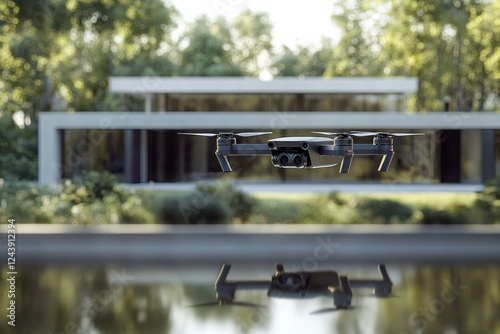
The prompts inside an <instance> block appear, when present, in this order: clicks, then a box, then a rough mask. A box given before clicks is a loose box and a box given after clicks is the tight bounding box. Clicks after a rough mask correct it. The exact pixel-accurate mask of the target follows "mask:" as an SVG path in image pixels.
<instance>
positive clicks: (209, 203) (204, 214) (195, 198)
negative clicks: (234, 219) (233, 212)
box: [159, 192, 230, 224]
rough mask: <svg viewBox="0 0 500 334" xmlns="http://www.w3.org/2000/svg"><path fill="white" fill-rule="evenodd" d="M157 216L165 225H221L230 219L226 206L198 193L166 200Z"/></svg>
mask: <svg viewBox="0 0 500 334" xmlns="http://www.w3.org/2000/svg"><path fill="white" fill-rule="evenodd" d="M159 215H160V219H161V221H162V222H163V223H167V224H223V223H227V222H228V220H229V217H230V214H229V212H228V209H227V206H225V205H224V204H223V203H222V202H220V201H218V200H216V199H214V198H213V197H211V196H206V195H203V194H201V193H199V192H194V193H190V194H188V195H185V196H182V197H174V198H166V199H165V200H164V201H163V204H162V206H161V208H160V212H159Z"/></svg>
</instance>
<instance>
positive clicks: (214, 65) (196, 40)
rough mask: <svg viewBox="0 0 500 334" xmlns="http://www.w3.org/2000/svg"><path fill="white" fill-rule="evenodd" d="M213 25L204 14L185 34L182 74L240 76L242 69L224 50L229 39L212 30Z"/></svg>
mask: <svg viewBox="0 0 500 334" xmlns="http://www.w3.org/2000/svg"><path fill="white" fill-rule="evenodd" d="M214 27H217V26H214V25H213V24H212V23H211V22H210V21H209V20H208V18H207V17H206V16H202V17H200V18H198V19H197V20H196V21H195V23H194V24H193V25H192V27H191V29H190V30H189V31H187V33H186V34H185V36H184V38H183V41H181V44H182V43H183V42H184V43H187V47H186V48H184V49H183V50H182V52H181V68H180V72H179V73H180V75H182V76H241V75H243V71H242V69H241V68H240V67H239V66H237V65H235V64H233V63H232V61H231V57H230V54H229V52H228V51H227V50H226V49H227V48H228V47H227V45H229V44H230V41H228V40H227V38H228V37H227V36H225V39H226V40H224V39H223V38H221V37H219V36H218V35H216V34H215V33H214V32H212V29H213V28H214Z"/></svg>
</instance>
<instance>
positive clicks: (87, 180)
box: [0, 0, 500, 334]
mask: <svg viewBox="0 0 500 334" xmlns="http://www.w3.org/2000/svg"><path fill="white" fill-rule="evenodd" d="M498 13H500V1H498V0H476V1H473V0H439V1H413V0H397V1H396V0H387V1H380V0H349V1H339V0H313V1H309V2H304V3H302V2H300V3H292V2H290V1H284V0H280V1H272V2H270V1H263V0H254V1H244V0H206V1H201V0H199V1H198V0H197V1H181V0H172V1H168V0H164V1H162V0H148V1H137V0H119V1H113V0H83V1H76V0H64V1H63V0H48V1H42V0H4V1H2V2H1V3H0V70H1V73H2V76H1V78H0V219H1V221H0V224H2V226H0V227H2V228H3V227H4V226H3V225H4V224H6V222H7V221H8V219H11V218H15V219H16V224H29V223H33V224H66V225H68V226H70V227H71V226H72V225H85V227H89V226H92V225H104V224H106V225H107V224H109V225H114V226H112V227H113V228H114V230H113V232H112V233H114V234H116V235H118V236H119V238H121V237H124V236H125V237H126V235H127V234H128V233H130V232H129V231H131V230H130V229H129V228H132V229H133V228H134V226H135V225H127V224H149V225H154V224H178V225H197V224H236V225H243V224H255V225H262V226H259V228H260V227H262V229H263V231H271V230H273V229H274V228H277V229H278V230H279V229H282V230H283V231H285V230H287V228H288V227H287V225H284V224H379V225H383V226H387V228H388V229H389V228H390V225H391V224H407V225H412V224H413V225H454V224H496V223H498V222H500V98H499V90H500V47H499V46H500V19H499V18H498ZM367 112H370V113H376V115H377V119H379V120H380V122H385V121H387V122H388V123H389V122H392V123H391V124H394V121H393V118H394V117H395V115H411V116H415V117H414V118H412V120H413V121H414V122H408V123H407V124H396V125H397V126H396V125H394V128H380V127H377V128H372V127H371V126H370V120H369V119H368V118H366V119H365V120H361V121H359V123H357V122H358V121H356V122H354V121H353V122H352V126H351V127H350V128H345V126H344V127H343V129H344V130H345V131H347V130H377V131H392V130H404V131H402V132H414V131H415V132H425V136H418V137H405V138H398V140H397V141H395V151H396V156H395V159H394V161H393V163H392V166H391V169H390V171H389V172H388V173H384V174H382V173H378V172H377V171H376V168H377V165H378V158H374V157H369V156H365V157H355V159H354V162H353V167H352V168H351V171H350V173H349V174H347V175H340V174H339V173H338V169H337V168H325V169H316V170H284V169H277V168H275V167H273V166H272V165H271V163H270V161H269V160H270V159H269V157H265V158H263V157H246V158H232V159H231V162H232V164H233V167H234V172H233V173H231V174H230V175H224V176H223V175H222V173H221V172H220V166H219V165H218V162H217V160H216V159H215V156H214V151H215V149H216V145H215V140H213V139H212V138H196V137H181V136H178V135H177V133H178V132H191V131H195V130H196V132H205V131H207V132H219V131H235V130H237V131H238V132H239V131H273V133H274V134H273V135H274V136H276V137H282V136H299V135H300V136H302V135H309V133H310V131H314V130H316V131H332V132H336V131H337V130H342V129H340V128H338V127H336V124H335V123H334V122H332V124H325V123H322V122H321V118H316V119H317V120H318V119H319V120H320V121H316V123H315V124H316V126H314V127H306V126H303V127H302V126H301V125H300V124H298V125H297V124H296V120H295V121H294V115H299V114H295V113H300V115H301V117H309V116H311V117H313V115H316V116H315V117H317V114H319V115H325V117H341V116H342V117H346V119H351V118H352V119H353V120H354V119H356V120H359V117H360V115H361V117H363V115H367V114H366V113H367ZM130 115H134V117H138V118H133V117H131V116H130ZM162 115H163V116H164V117H166V118H165V119H168V120H172V119H176V122H177V123H175V124H173V123H174V122H172V124H173V125H172V124H170V123H169V124H167V123H165V124H159V125H158V124H155V126H154V128H153V127H152V126H149V127H147V126H139V125H137V124H134V121H133V120H139V121H140V122H142V123H141V124H143V123H144V124H145V123H147V122H153V121H151V119H152V117H154V116H161V117H163V116H162ZM176 115H180V117H179V118H175V117H176ZM221 115H223V116H224V117H225V116H227V119H228V122H227V123H221V124H220V128H215V127H214V126H212V125H211V126H210V127H208V125H207V127H206V128H204V125H205V124H208V123H209V122H208V121H209V120H210V119H212V117H215V116H217V117H219V116H221ZM259 115H264V116H263V117H264V118H262V119H264V121H260V123H258V124H257V125H255V124H254V125H253V126H252V127H245V124H244V123H243V121H240V120H243V119H257V118H258V116H259ZM429 115H438V116H439V122H438V124H437V125H435V126H433V127H432V128H429V129H422V127H420V125H419V124H422V122H423V121H424V120H426V119H427V118H426V117H428V116H429ZM485 115H486V116H488V117H491V118H487V119H488V120H490V121H489V122H488V124H485V122H484V121H482V120H484V119H485V118H483V116H485ZM245 117H249V118H245ZM266 117H267V118H266ZM356 117H357V118H356ZM159 119H160V118H159ZM441 124H444V125H446V126H444V125H443V127H440V126H441ZM470 124H483V125H482V126H473V127H471V126H469V125H470ZM231 125H237V126H238V129H235V128H234V127H233V126H231ZM269 138H270V137H269ZM267 139H268V137H260V138H250V139H245V141H244V142H245V143H261V142H265V141H266V140H267ZM367 140H368V141H367ZM242 142H243V141H242ZM356 142H359V143H368V142H369V139H363V138H361V139H359V140H358V139H357V141H356ZM198 181H209V182H205V183H196V182H198ZM181 182H182V183H188V185H189V186H188V187H187V188H182V190H175V189H177V188H169V185H171V184H177V183H181ZM245 182H246V183H247V184H248V183H253V184H256V185H257V188H254V189H257V191H243V190H241V189H240V187H239V186H238V185H239V184H244V183H245ZM277 183H280V184H292V188H282V189H285V190H283V191H281V192H273V193H269V192H265V191H264V192H262V191H259V189H258V186H259V184H261V185H265V184H268V185H269V184H271V185H273V184H277ZM335 183H336V184H348V185H352V184H354V185H355V184H358V185H360V184H361V185H363V186H364V185H368V184H372V183H376V184H389V185H391V186H390V187H389V188H387V189H388V191H385V192H380V189H381V188H373V189H375V190H371V191H364V190H362V191H361V194H354V193H352V192H350V191H346V192H343V193H339V192H338V191H333V190H330V191H329V190H328V189H326V190H325V191H323V192H322V193H320V194H318V193H315V192H314V190H311V189H313V188H307V187H308V185H311V184H335ZM402 183H403V184H409V185H410V186H411V187H413V188H411V189H412V190H410V191H406V192H405V193H400V192H397V191H396V190H397V189H398V188H397V187H396V186H394V185H398V184H402ZM156 184H160V187H154V185H156ZM294 184H300V186H297V187H296V188H295V186H294ZM417 184H424V185H438V186H443V185H445V184H453V185H457V187H456V188H446V189H447V190H443V189H445V188H425V189H427V190H429V189H438V191H436V192H434V193H432V194H430V193H429V192H426V191H425V190H424V191H418V192H417V191H416V190H417V189H419V188H418V187H417ZM161 185H164V186H165V187H163V188H162V187H161ZM467 185H474V186H476V187H475V188H467V187H466V186H467ZM172 189H174V190H172ZM287 189H288V190H287ZM300 189H302V190H300ZM332 189H333V188H332ZM408 189H409V188H408ZM450 189H452V190H450ZM464 189H465V190H464ZM471 189H473V190H471ZM476 190H477V192H476ZM118 224H123V225H118ZM271 224H274V225H275V226H270V225H271ZM281 224H283V225H281ZM87 225H88V226H87ZM43 226H45V225H42V228H43ZM140 226H144V225H140ZM30 228H31V227H30V226H27V227H26V230H25V231H28V232H29V231H30ZM153 228H154V226H153ZM166 228H168V227H166ZM361 228H367V227H366V226H364V227H361ZM427 228H429V229H428V230H426V231H431V232H432V226H431V227H427ZM488 228H491V236H493V237H494V236H495V235H499V233H498V231H497V230H495V229H494V227H491V226H490V227H488ZM266 229H269V230H266ZM4 230H5V229H2V235H1V237H2V240H1V242H2V243H3V242H4V239H5V240H6V233H5V232H4ZM38 231H40V230H38ZM431 232H429V233H431ZM89 233H90V234H92V233H95V234H96V235H98V236H99V232H95V231H91V232H89ZM101 233H102V231H101ZM463 233H464V235H465V237H466V236H467V235H466V234H467V230H464V231H463ZM32 234H34V235H35V239H36V238H37V237H38V238H39V239H37V240H38V241H39V243H38V244H36V245H35V246H33V245H31V246H32V247H40V248H39V249H40V250H41V251H44V252H45V251H47V252H50V251H53V252H56V253H64V252H65V249H64V248H57V247H58V245H57V244H53V243H51V239H50V238H51V236H50V235H49V234H44V233H38V232H37V233H32ZM36 234H39V235H38V236H36ZM46 238H47V239H46ZM20 240H21V241H20V242H21V243H18V247H19V252H20V253H21V254H22V248H23V247H27V245H24V246H23V244H22V236H21V237H20ZM419 240H421V239H419ZM282 243H283V244H284V243H286V242H285V241H282ZM40 245H41V246H40ZM121 245H123V241H122V244H121ZM92 246H93V245H92V243H91V242H88V243H87V245H86V248H85V249H84V251H88V250H89V249H90V250H92ZM147 246H148V245H144V249H149V248H148V247H147ZM418 246H419V247H423V248H425V243H421V244H420V245H418ZM479 248H480V247H479V246H478V248H477V249H479ZM477 249H476V250H477ZM149 251H150V252H152V254H155V249H149ZM483 251H484V252H485V254H486V255H488V250H487V249H486V250H484V249H483ZM2 252H4V248H3V247H2ZM34 253H35V254H36V249H35V252H34ZM3 254H4V253H3ZM3 254H2V258H3V256H4V255H3ZM301 260H303V259H296V263H300V262H301ZM4 263H6V262H3V263H2V271H1V274H2V275H1V279H2V281H3V282H5V280H6V279H7V278H8V277H9V276H8V274H7V272H8V270H7V267H6V266H5V265H4ZM292 264H293V263H285V265H292ZM237 267H238V264H237V263H235V268H237ZM321 268H323V269H325V270H338V271H339V272H341V273H342V274H343V273H345V274H347V275H349V277H351V276H352V277H355V278H363V277H370V276H374V275H375V277H376V275H377V272H376V269H375V265H373V266H371V265H366V266H365V265H361V264H351V265H345V264H342V265H340V266H339V265H338V263H335V261H334V260H331V261H330V260H329V261H326V262H325V263H323V264H322V265H321ZM218 269H219V268H218V266H216V265H214V266H211V265H208V264H206V263H196V264H195V265H193V266H183V265H181V264H176V265H172V266H160V265H158V266H151V267H146V266H140V265H138V264H137V263H130V264H128V265H125V266H116V265H113V264H112V263H109V265H105V266H96V265H93V264H92V263H74V264H72V265H66V266H60V265H56V266H53V265H49V264H48V263H47V262H43V261H41V262H40V263H39V264H37V265H33V264H29V265H23V264H22V260H21V261H20V262H19V267H18V269H17V271H18V274H17V277H16V289H17V294H16V305H17V315H18V318H17V319H18V322H17V324H18V326H16V328H11V327H10V326H9V325H8V324H7V321H5V318H4V320H3V321H2V322H1V323H0V331H1V332H2V333H4V332H9V331H10V332H15V333H57V334H60V333H155V332H161V333H194V332H196V333H200V332H201V333H221V332H228V333H236V332H238V333H269V332H273V333H282V332H283V333H284V332H286V333H298V332H305V331H314V332H316V333H331V332H332V331H333V332H336V331H338V332H342V333H397V334H401V333H424V332H425V333H449V334H451V333H471V332H473V333H500V322H499V320H498V316H497V313H498V312H497V311H498V309H500V290H499V286H500V285H499V284H498V276H499V274H500V272H499V271H500V270H499V266H498V263H483V262H481V264H480V265H479V264H477V265H475V264H474V263H472V264H471V263H470V262H469V263H466V264H465V263H462V262H460V260H456V261H455V262H454V263H449V264H446V265H430V264H425V263H420V264H418V265H417V264H415V263H402V264H397V265H394V264H388V270H389V273H390V275H391V278H392V279H393V281H394V283H395V292H396V294H399V295H400V297H398V298H391V299H384V300H379V299H373V298H361V297H360V298H359V299H355V303H354V304H355V306H357V307H356V308H355V309H353V310H351V311H348V312H333V313H328V314H320V315H315V316H312V315H310V314H309V313H310V312H312V311H314V310H316V309H321V308H325V307H331V300H327V299H314V300H307V301H303V300H298V301H286V300H285V301H281V300H278V301H272V300H270V299H268V298H267V297H266V296H265V293H262V292H245V293H241V294H239V298H240V297H241V299H242V300H248V301H252V302H256V303H260V304H263V305H264V308H263V309H262V310H255V309H246V308H217V307H216V308H195V309H192V308H186V306H187V305H190V304H195V303H201V302H205V301H211V300H213V298H214V290H213V282H214V280H215V278H216V275H217V272H218ZM272 271H273V268H271V267H269V268H268V267H266V266H265V265H263V264H261V263H252V264H250V265H247V264H245V265H240V267H239V269H237V270H234V272H232V273H231V275H234V276H231V277H239V278H247V279H265V278H269V277H270V275H271V274H272ZM457 285H460V286H462V287H464V288H463V290H460V291H458V290H457V288H456V286H457ZM450 286H451V287H450ZM3 287H4V285H2V289H3ZM453 287H455V290H453ZM450 289H451V290H450ZM443 291H444V292H443ZM449 291H453V296H454V297H455V298H453V300H451V299H450V296H451V295H450V294H449ZM4 292H5V291H1V292H0V306H1V307H2V309H5V308H6V307H7V305H8V303H9V299H8V298H7V297H6V293H4ZM443 296H444V297H443ZM2 314H3V313H2ZM305 324H306V325H305Z"/></svg>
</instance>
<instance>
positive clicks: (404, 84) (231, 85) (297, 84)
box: [109, 77, 418, 94]
mask: <svg viewBox="0 0 500 334" xmlns="http://www.w3.org/2000/svg"><path fill="white" fill-rule="evenodd" d="M417 90H418V79H417V78H413V77H394V78H381V77H336V78H321V77H306V78H296V77H293V78H292V77H282V78H275V79H274V80H271V81H262V80H259V79H257V78H247V77H110V78H109V91H110V92H113V93H127V94H152V93H153V94H154V93H157V94H161V93H163V94H287V93H288V94H300V93H303V94H333V93H337V94H339V93H343V94H412V93H416V92H417Z"/></svg>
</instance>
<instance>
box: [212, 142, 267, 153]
mask: <svg viewBox="0 0 500 334" xmlns="http://www.w3.org/2000/svg"><path fill="white" fill-rule="evenodd" d="M218 151H219V152H222V154H224V155H232V156H238V155H242V156H263V155H271V150H270V149H269V146H267V144H234V145H231V146H227V147H224V146H219V148H218Z"/></svg>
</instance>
